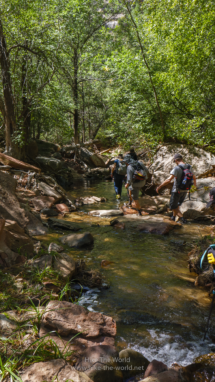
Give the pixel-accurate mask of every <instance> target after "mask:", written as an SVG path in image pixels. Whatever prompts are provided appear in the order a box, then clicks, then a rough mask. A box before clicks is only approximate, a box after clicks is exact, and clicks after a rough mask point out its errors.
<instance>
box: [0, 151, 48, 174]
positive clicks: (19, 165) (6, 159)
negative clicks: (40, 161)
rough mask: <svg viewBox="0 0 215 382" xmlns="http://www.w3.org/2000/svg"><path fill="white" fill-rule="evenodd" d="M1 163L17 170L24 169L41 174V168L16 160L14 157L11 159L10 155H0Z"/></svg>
mask: <svg viewBox="0 0 215 382" xmlns="http://www.w3.org/2000/svg"><path fill="white" fill-rule="evenodd" d="M0 162H1V163H3V164H4V165H6V166H10V167H13V168H16V169H22V170H27V171H28V170H32V171H36V172H39V173H40V172H41V170H40V168H38V167H35V166H32V165H30V164H28V163H25V162H22V161H20V160H18V159H15V158H13V157H10V156H8V155H5V154H2V153H0Z"/></svg>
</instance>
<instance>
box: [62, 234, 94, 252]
mask: <svg viewBox="0 0 215 382" xmlns="http://www.w3.org/2000/svg"><path fill="white" fill-rule="evenodd" d="M59 240H60V241H61V243H63V244H67V245H68V246H69V247H70V248H72V247H76V248H82V247H86V246H90V245H92V244H93V242H94V239H93V236H92V235H91V233H90V232H85V233H80V234H70V235H66V236H62V237H60V239H59Z"/></svg>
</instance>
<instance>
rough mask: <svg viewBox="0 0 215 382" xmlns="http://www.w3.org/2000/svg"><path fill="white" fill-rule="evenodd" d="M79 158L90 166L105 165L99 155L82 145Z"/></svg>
mask: <svg viewBox="0 0 215 382" xmlns="http://www.w3.org/2000/svg"><path fill="white" fill-rule="evenodd" d="M80 158H81V159H82V160H83V162H86V163H87V164H89V165H91V166H92V167H106V165H105V162H104V160H103V158H102V156H101V155H99V154H95V153H92V152H91V151H89V150H88V149H86V148H84V147H81V148H80Z"/></svg>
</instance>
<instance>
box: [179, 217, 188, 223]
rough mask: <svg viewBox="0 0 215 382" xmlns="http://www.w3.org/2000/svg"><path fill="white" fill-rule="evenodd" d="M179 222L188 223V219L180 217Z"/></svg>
mask: <svg viewBox="0 0 215 382" xmlns="http://www.w3.org/2000/svg"><path fill="white" fill-rule="evenodd" d="M178 222H179V223H182V224H187V220H186V219H185V218H180V219H179V220H178Z"/></svg>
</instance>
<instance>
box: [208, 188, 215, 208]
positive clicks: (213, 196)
mask: <svg viewBox="0 0 215 382" xmlns="http://www.w3.org/2000/svg"><path fill="white" fill-rule="evenodd" d="M206 207H207V208H212V209H213V210H214V209H215V187H213V188H212V189H211V190H210V201H209V202H208V203H207V205H206Z"/></svg>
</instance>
